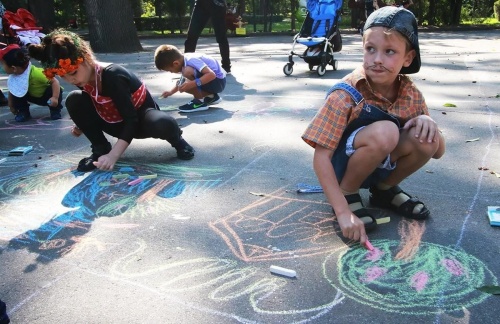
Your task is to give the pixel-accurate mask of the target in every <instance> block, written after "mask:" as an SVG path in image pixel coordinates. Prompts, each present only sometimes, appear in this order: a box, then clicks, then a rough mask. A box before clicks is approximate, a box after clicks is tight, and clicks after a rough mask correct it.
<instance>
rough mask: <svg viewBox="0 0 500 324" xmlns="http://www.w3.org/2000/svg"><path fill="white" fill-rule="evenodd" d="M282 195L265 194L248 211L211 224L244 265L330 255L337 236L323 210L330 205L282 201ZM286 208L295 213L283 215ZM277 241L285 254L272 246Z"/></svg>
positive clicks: (295, 200) (329, 217)
mask: <svg viewBox="0 0 500 324" xmlns="http://www.w3.org/2000/svg"><path fill="white" fill-rule="evenodd" d="M280 192H283V189H278V190H276V191H275V192H273V193H270V194H265V195H264V197H262V198H260V199H258V200H257V201H255V202H254V203H252V204H250V205H248V206H247V207H245V208H243V209H240V210H238V211H235V212H234V213H232V214H231V215H229V216H227V217H222V218H219V219H217V220H216V221H213V222H210V224H209V225H210V227H211V228H212V229H213V230H214V231H215V232H217V233H218V234H219V235H220V236H221V237H222V238H223V240H224V241H225V242H226V244H227V245H228V246H229V248H230V249H231V251H232V252H233V253H234V255H235V256H236V257H238V258H239V259H241V260H243V261H245V262H255V261H264V260H279V259H289V258H295V257H305V256H311V255H317V254H324V253H328V252H330V251H331V249H332V240H331V238H332V236H334V235H336V234H335V230H334V228H333V226H332V215H331V213H327V212H322V211H321V208H320V206H321V205H323V206H329V205H328V203H326V202H325V203H321V202H318V201H314V200H308V199H306V198H304V199H298V198H293V197H282V196H279V195H278V193H280ZM283 208H289V209H292V210H294V212H293V213H291V214H290V215H283ZM323 209H324V208H323ZM278 238H279V240H280V245H282V246H286V247H287V248H286V250H285V249H283V250H279V249H276V247H275V248H274V249H273V247H272V246H270V245H269V244H270V242H272V240H273V239H278ZM304 242H307V243H309V244H304Z"/></svg>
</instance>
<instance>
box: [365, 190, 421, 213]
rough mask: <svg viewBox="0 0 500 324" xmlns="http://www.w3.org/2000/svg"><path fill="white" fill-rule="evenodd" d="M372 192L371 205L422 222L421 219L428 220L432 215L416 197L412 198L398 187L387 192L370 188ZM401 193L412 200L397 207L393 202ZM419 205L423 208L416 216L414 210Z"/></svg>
mask: <svg viewBox="0 0 500 324" xmlns="http://www.w3.org/2000/svg"><path fill="white" fill-rule="evenodd" d="M370 192H371V194H372V196H371V197H370V203H372V204H374V205H376V206H379V207H383V208H389V209H391V210H394V211H395V212H397V213H398V214H401V215H403V216H404V217H407V218H412V219H419V220H421V219H426V218H427V217H428V216H429V215H430V211H429V209H427V207H426V206H425V204H424V203H423V202H422V201H420V200H419V199H418V198H416V197H412V196H411V195H409V194H408V193H406V192H405V191H404V190H403V189H401V188H400V187H399V186H398V185H396V186H393V187H391V188H389V189H387V190H381V189H378V188H377V187H372V188H370ZM401 193H402V194H404V195H406V196H408V197H410V198H409V199H408V200H406V201H405V202H404V203H402V204H401V205H399V206H396V205H394V204H393V203H392V200H393V199H394V197H395V196H396V195H398V194H401ZM417 205H422V206H423V207H422V209H421V210H420V212H419V213H418V214H414V213H413V210H414V209H415V206H417Z"/></svg>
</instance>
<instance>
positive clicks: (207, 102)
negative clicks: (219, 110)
mask: <svg viewBox="0 0 500 324" xmlns="http://www.w3.org/2000/svg"><path fill="white" fill-rule="evenodd" d="M221 101H222V99H221V98H220V96H219V95H218V94H217V93H214V96H213V97H205V98H204V99H203V102H204V103H205V105H207V106H210V105H215V104H218V103H219V102H221Z"/></svg>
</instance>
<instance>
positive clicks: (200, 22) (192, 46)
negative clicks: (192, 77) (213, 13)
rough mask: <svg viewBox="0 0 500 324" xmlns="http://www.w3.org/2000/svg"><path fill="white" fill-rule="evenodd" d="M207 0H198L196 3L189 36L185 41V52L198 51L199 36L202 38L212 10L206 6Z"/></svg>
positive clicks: (190, 22)
mask: <svg viewBox="0 0 500 324" xmlns="http://www.w3.org/2000/svg"><path fill="white" fill-rule="evenodd" d="M205 2H206V0H196V2H195V4H194V7H193V13H192V15H191V20H190V21H189V27H188V32H187V38H186V41H185V42H184V53H193V52H195V51H196V45H197V44H198V38H200V35H201V32H202V31H203V28H205V25H206V24H207V22H208V19H209V18H210V11H209V9H208V8H207V7H206V3H205Z"/></svg>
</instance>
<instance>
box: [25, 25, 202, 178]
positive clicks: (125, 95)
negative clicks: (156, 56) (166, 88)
mask: <svg viewBox="0 0 500 324" xmlns="http://www.w3.org/2000/svg"><path fill="white" fill-rule="evenodd" d="M29 53H30V56H31V57H32V58H34V59H36V60H39V61H40V62H41V63H42V66H43V68H44V74H45V75H46V76H47V77H48V78H53V77H55V76H56V75H58V76H60V77H62V78H63V79H64V80H66V81H67V82H69V83H71V84H74V85H76V86H77V87H78V88H80V90H75V91H72V92H71V93H69V94H68V96H67V98H66V107H67V109H68V112H69V115H70V116H71V119H72V120H73V121H74V122H75V126H74V127H73V129H72V134H73V135H74V136H80V135H81V134H82V133H83V134H84V135H85V136H86V137H87V138H88V139H89V141H90V143H91V148H92V154H91V155H90V156H89V157H87V158H84V159H82V160H81V161H80V163H79V164H78V168H77V170H78V171H82V172H87V171H91V170H94V169H95V168H98V169H100V170H106V171H109V170H113V167H114V165H115V163H116V161H118V159H119V158H120V156H121V155H122V154H123V152H124V151H125V150H126V148H127V147H128V146H129V145H130V142H132V139H133V138H150V137H153V138H159V139H163V140H166V141H168V142H169V143H170V144H171V145H172V146H173V147H175V149H176V150H177V157H178V158H179V159H183V160H189V159H192V158H193V157H194V149H193V148H192V147H191V146H190V145H189V144H188V143H187V142H186V141H185V140H184V139H183V138H182V137H181V134H182V131H181V130H180V128H179V125H178V124H177V122H176V120H175V119H174V118H173V117H171V116H170V115H169V114H168V113H166V112H164V111H161V110H159V107H158V105H157V104H156V103H155V101H154V100H153V98H152V96H151V94H150V93H149V91H148V90H147V89H146V86H145V85H144V83H142V82H141V81H140V80H139V78H137V76H135V75H134V74H133V73H131V72H129V71H128V70H126V69H125V68H123V67H121V66H119V65H116V64H110V65H108V66H104V65H101V64H100V63H99V62H97V61H96V59H95V57H94V54H93V51H92V49H91V48H90V46H89V45H88V44H87V43H86V42H85V41H84V40H82V39H81V38H80V37H79V36H78V35H77V34H75V33H73V32H70V31H67V30H63V29H59V30H56V31H54V32H52V33H50V34H49V35H47V36H46V37H45V38H44V39H43V41H42V44H40V45H31V46H30V47H29ZM103 132H105V133H107V134H109V135H111V136H114V137H117V138H118V140H117V142H116V143H115V145H113V147H112V146H111V144H110V143H109V142H108V140H107V139H106V137H105V136H104V133H103Z"/></svg>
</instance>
